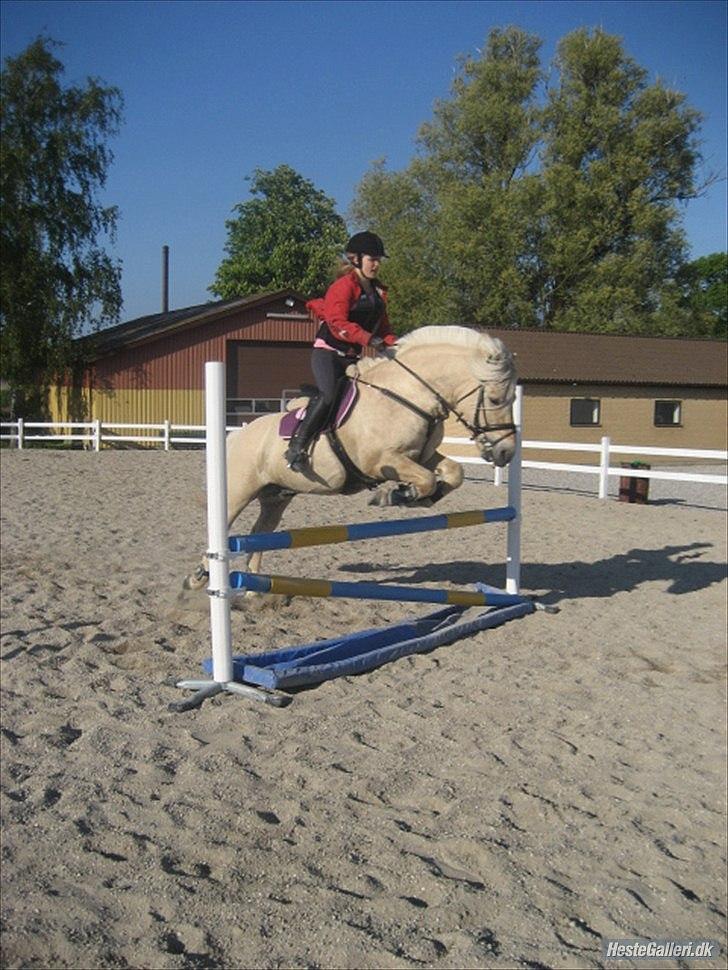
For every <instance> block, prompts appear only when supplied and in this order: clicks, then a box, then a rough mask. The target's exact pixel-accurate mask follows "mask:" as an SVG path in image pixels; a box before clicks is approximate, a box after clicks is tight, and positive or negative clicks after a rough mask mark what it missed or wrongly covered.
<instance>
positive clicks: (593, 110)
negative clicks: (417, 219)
mask: <svg viewBox="0 0 728 970" xmlns="http://www.w3.org/2000/svg"><path fill="white" fill-rule="evenodd" d="M556 66H557V69H558V72H559V82H558V84H557V85H556V86H555V87H554V88H552V89H551V91H550V93H549V101H548V106H547V109H546V112H545V126H544V136H545V143H546V144H545V150H544V154H543V165H544V167H543V180H544V189H545V203H544V208H543V210H542V211H543V218H544V221H545V224H546V232H545V234H544V247H543V252H542V259H543V263H544V268H545V272H544V277H545V290H544V294H543V300H542V307H541V312H542V315H543V319H544V321H545V322H546V323H547V325H549V326H552V327H554V328H555V329H566V330H583V329H589V330H599V331H617V332H619V331H625V330H630V331H632V332H636V331H654V330H656V329H658V320H659V311H660V307H661V303H662V302H663V300H664V298H665V297H666V295H667V294H666V293H665V292H664V291H665V287H669V281H670V280H671V279H672V278H673V277H674V275H675V273H676V271H677V269H678V267H679V266H680V265H681V264H682V263H683V262H684V260H685V238H684V235H683V232H682V229H681V227H680V221H679V214H678V209H677V205H678V203H679V202H681V201H684V200H686V199H689V198H692V197H694V196H695V195H696V194H697V191H698V189H697V187H696V184H695V169H696V164H697V162H698V158H699V152H698V144H697V138H696V135H697V131H698V129H699V124H700V115H699V113H698V112H697V111H695V110H693V109H692V108H689V107H688V106H687V105H686V103H685V97H684V95H682V94H680V93H679V92H676V91H671V90H669V89H668V88H666V87H665V86H664V85H663V84H662V83H661V82H660V81H657V82H655V83H654V84H651V85H648V83H647V72H646V71H645V70H644V69H643V68H641V67H640V66H639V65H638V64H636V63H635V62H634V61H633V60H632V59H631V58H630V57H628V56H627V55H626V54H625V53H624V51H623V49H622V44H621V41H620V39H619V38H618V37H612V36H610V35H608V34H606V33H604V32H603V31H601V30H596V31H594V32H593V33H590V32H589V31H587V30H577V31H575V32H573V33H571V34H569V35H568V36H567V37H565V38H564V39H563V40H562V41H561V43H560V45H559V48H558V55H557V60H556Z"/></svg>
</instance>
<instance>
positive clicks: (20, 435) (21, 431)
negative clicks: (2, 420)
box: [18, 418, 25, 450]
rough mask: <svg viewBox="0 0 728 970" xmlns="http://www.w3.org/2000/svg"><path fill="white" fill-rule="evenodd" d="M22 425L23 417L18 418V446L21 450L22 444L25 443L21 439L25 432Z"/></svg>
mask: <svg viewBox="0 0 728 970" xmlns="http://www.w3.org/2000/svg"><path fill="white" fill-rule="evenodd" d="M24 425H25V422H24V421H23V419H22V418H18V448H19V449H21V450H22V449H23V446H24V444H25V442H24V440H23V435H24V433H25V428H24Z"/></svg>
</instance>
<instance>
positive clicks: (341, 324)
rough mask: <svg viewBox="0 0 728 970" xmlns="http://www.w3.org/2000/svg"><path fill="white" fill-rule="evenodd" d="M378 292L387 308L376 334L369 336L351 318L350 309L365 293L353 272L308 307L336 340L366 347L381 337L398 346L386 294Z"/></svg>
mask: <svg viewBox="0 0 728 970" xmlns="http://www.w3.org/2000/svg"><path fill="white" fill-rule="evenodd" d="M377 292H378V293H379V295H380V296H381V298H382V300H383V301H384V303H385V309H384V312H383V314H382V316H381V318H380V321H379V326H378V327H377V330H376V333H375V334H372V333H369V332H368V331H367V330H365V329H364V328H363V327H360V326H359V324H358V323H354V321H353V320H350V319H349V311H350V309H351V307H352V306H353V305H354V304H355V303H356V302H357V300H358V299H359V297H360V296H361V294H362V288H361V285H360V283H359V277H358V276H357V275H356V273H354V272H352V273H346V275H344V276H341V277H339V279H338V280H336V282H334V283H332V284H331V286H330V287H329V288H328V290H327V291H326V295H325V296H324V297H323V298H318V299H316V300H309V302H308V303H307V304H306V306H307V307H308V309H309V310H313V312H314V313H315V314H316V316H317V317H318V318H319V319H320V320H323V321H324V322H325V323H327V324H328V327H329V329H330V331H331V333H332V335H333V336H334V337H335V338H336V339H337V340H343V341H345V342H346V343H350V344H358V345H359V346H361V347H366V346H367V344H368V343H369V342H370V341H371V339H372V337H374V336H377V337H381V338H382V339H383V341H384V343H385V344H387V345H391V344H395V343H396V342H397V337H396V336H395V334H394V333H393V331H392V327H391V325H390V323H389V318H388V317H387V310H386V300H387V291H386V290H384V289H383V288H382V287H379V286H378V287H377Z"/></svg>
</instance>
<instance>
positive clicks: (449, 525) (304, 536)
mask: <svg viewBox="0 0 728 970" xmlns="http://www.w3.org/2000/svg"><path fill="white" fill-rule="evenodd" d="M515 517H516V510H515V509H514V508H513V507H512V506H510V505H507V506H505V507H504V508H498V509H480V510H476V511H473V512H451V513H450V514H449V515H427V516H424V517H423V518H420V519H394V520H393V521H390V522H360V523H356V524H353V525H324V526H313V527H310V528H305V529H290V530H289V531H287V532H258V533H256V534H254V535H248V536H231V537H230V540H229V544H230V552H234V553H245V552H247V553H250V552H266V551H270V550H272V549H302V548H303V547H304V546H324V545H333V544H334V543H338V542H357V541H359V540H360V539H380V538H383V537H384V536H402V535H409V534H411V533H415V532H437V531H439V530H441V529H462V528H465V527H466V526H471V525H482V524H483V523H485V522H510V521H511V520H512V519H515ZM437 602H439V601H437Z"/></svg>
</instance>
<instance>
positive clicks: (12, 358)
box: [0, 37, 122, 417]
mask: <svg viewBox="0 0 728 970" xmlns="http://www.w3.org/2000/svg"><path fill="white" fill-rule="evenodd" d="M57 46H59V45H57V44H56V42H54V41H52V40H51V39H49V38H46V37H39V38H38V39H37V40H35V41H34V42H33V43H32V44H31V45H30V46H29V47H28V48H26V50H25V51H23V53H21V54H20V55H19V56H18V57H16V58H8V59H7V60H6V62H5V66H4V69H3V71H2V73H1V74H0V89H1V100H0V214H1V218H0V253H1V259H2V271H1V274H0V340H1V343H2V375H3V377H4V378H5V379H6V380H7V381H8V383H9V384H10V386H11V388H12V390H13V393H14V397H15V410H16V413H22V414H24V415H25V416H26V417H27V416H30V415H33V414H38V413H43V412H44V410H45V407H46V404H47V389H48V386H49V384H50V383H51V382H52V381H53V380H54V379H55V378H56V377H57V376H58V375H59V374H62V373H64V372H65V371H67V370H68V369H69V368H71V369H75V368H78V367H79V366H81V365H82V363H83V360H82V358H81V356H80V355H81V354H82V353H83V351H82V350H81V345H80V344H79V342H78V341H74V337H76V336H77V335H78V334H79V333H80V332H81V331H82V329H84V328H87V327H92V328H98V327H99V326H101V325H102V324H107V323H112V322H114V321H116V320H117V319H118V315H119V310H120V307H121V287H120V275H121V270H120V267H119V265H118V263H115V262H114V261H112V259H111V258H110V257H109V256H108V255H107V254H106V253H105V251H104V249H103V248H102V243H103V240H104V237H106V238H108V239H113V235H114V231H115V227H116V220H117V209H116V207H113V206H111V207H109V206H103V205H101V204H100V202H99V201H98V192H99V189H101V188H103V186H104V184H105V182H106V175H107V171H108V168H109V165H110V164H111V161H112V154H111V152H110V150H109V148H108V147H107V144H106V141H107V138H108V137H109V136H111V135H114V134H116V132H117V131H118V127H119V124H120V120H121V108H122V98H121V94H120V92H119V91H118V90H117V89H116V88H113V87H104V86H103V85H102V84H101V83H100V82H99V81H98V80H97V79H93V78H89V79H87V80H86V83H85V84H84V85H83V86H75V85H74V86H67V87H64V86H63V84H62V75H63V73H64V67H63V65H62V64H61V62H60V61H59V60H58V59H57V58H56V57H55V56H54V55H53V53H52V51H53V48H54V47H57Z"/></svg>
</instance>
